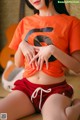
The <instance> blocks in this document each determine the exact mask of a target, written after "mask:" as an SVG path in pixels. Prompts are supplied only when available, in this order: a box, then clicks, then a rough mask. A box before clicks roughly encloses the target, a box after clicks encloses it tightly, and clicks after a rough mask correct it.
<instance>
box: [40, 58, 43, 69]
mask: <svg viewBox="0 0 80 120" xmlns="http://www.w3.org/2000/svg"><path fill="white" fill-rule="evenodd" d="M43 62H44V60H43V59H41V60H40V65H39V66H40V68H39V70H42V67H43Z"/></svg>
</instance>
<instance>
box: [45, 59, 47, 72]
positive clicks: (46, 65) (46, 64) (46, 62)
mask: <svg viewBox="0 0 80 120" xmlns="http://www.w3.org/2000/svg"><path fill="white" fill-rule="evenodd" d="M45 63H46V69H47V70H48V60H45Z"/></svg>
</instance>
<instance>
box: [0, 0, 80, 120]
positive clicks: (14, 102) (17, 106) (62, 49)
mask: <svg viewBox="0 0 80 120" xmlns="http://www.w3.org/2000/svg"><path fill="white" fill-rule="evenodd" d="M26 3H27V5H28V6H29V7H30V8H31V9H33V11H34V12H35V13H36V14H34V15H32V16H29V17H25V18H23V19H22V20H21V21H20V23H19V25H18V27H17V29H16V31H15V34H14V36H13V39H12V42H11V43H10V46H9V47H10V48H13V49H15V50H16V53H15V65H16V66H17V67H21V66H24V65H25V72H24V75H23V79H21V80H17V81H16V82H15V84H14V88H13V91H12V92H11V93H10V94H9V95H8V96H7V97H6V98H4V99H3V100H2V101H0V113H2V112H6V113H7V114H8V120H17V119H19V118H21V117H23V116H27V115H30V114H33V113H35V112H41V114H42V117H43V120H78V118H79V115H80V100H78V99H76V100H74V101H72V95H73V89H72V87H71V86H70V85H68V84H67V83H66V79H65V75H64V70H63V68H64V67H65V68H68V69H71V70H73V71H74V72H76V73H80V44H79V41H80V38H79V31H80V20H79V19H77V18H75V17H73V16H69V14H68V12H67V10H66V8H65V5H64V4H62V3H60V4H58V0H26ZM57 113H58V114H57Z"/></svg>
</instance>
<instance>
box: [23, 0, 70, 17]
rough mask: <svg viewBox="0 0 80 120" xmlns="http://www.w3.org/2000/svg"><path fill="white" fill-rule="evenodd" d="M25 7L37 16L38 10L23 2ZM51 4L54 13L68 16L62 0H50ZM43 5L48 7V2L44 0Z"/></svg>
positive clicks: (26, 0)
mask: <svg viewBox="0 0 80 120" xmlns="http://www.w3.org/2000/svg"><path fill="white" fill-rule="evenodd" d="M25 2H26V4H27V6H28V7H29V8H30V9H32V10H33V12H34V13H38V14H39V10H37V9H35V8H34V7H33V6H32V5H31V4H30V2H29V1H28V0H25ZM52 3H53V5H54V8H55V10H56V12H58V13H59V14H63V13H64V14H66V15H69V13H68V11H67V9H66V6H65V3H64V0H52ZM45 4H46V6H47V7H48V6H49V0H45Z"/></svg>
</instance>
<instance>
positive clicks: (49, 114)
mask: <svg viewBox="0 0 80 120" xmlns="http://www.w3.org/2000/svg"><path fill="white" fill-rule="evenodd" d="M70 104H71V99H70V98H68V97H66V96H63V95H60V94H53V95H51V96H50V97H48V99H47V100H46V101H45V103H44V105H43V107H42V110H41V112H42V116H43V120H68V118H67V116H66V114H65V109H66V108H67V107H68V106H70ZM71 120H72V119H71Z"/></svg>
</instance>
